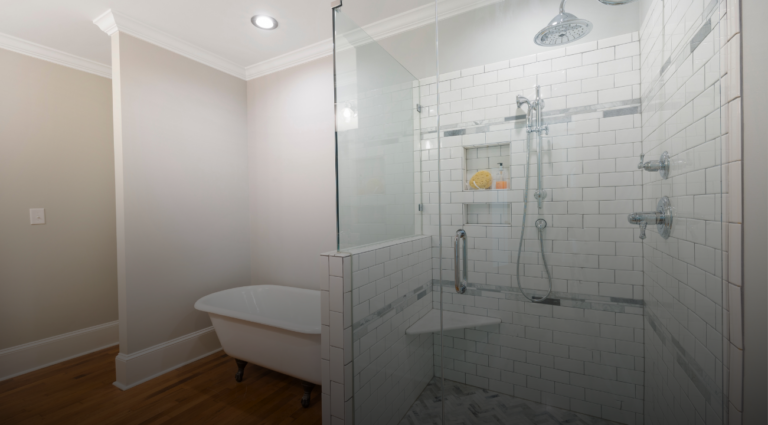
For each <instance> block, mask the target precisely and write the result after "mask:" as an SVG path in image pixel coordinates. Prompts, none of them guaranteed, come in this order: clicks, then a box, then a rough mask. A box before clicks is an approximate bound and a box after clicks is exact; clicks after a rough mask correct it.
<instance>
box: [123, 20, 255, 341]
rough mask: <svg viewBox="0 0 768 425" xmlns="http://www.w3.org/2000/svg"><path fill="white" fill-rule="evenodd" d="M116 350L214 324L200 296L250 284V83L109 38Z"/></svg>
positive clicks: (161, 51) (133, 42)
mask: <svg viewBox="0 0 768 425" xmlns="http://www.w3.org/2000/svg"><path fill="white" fill-rule="evenodd" d="M112 42H113V44H112V52H113V64H112V66H113V73H114V74H113V81H114V84H115V85H114V98H115V129H116V131H115V162H116V182H117V205H118V211H117V227H118V233H117V234H118V242H117V244H118V263H119V271H118V281H119V286H120V296H119V298H120V352H121V353H122V354H131V353H135V352H137V351H140V350H143V349H145V348H148V347H152V346H155V345H157V344H160V343H163V342H167V341H169V340H171V339H174V338H177V337H180V336H184V335H187V334H190V333H192V332H195V331H198V330H201V329H204V328H207V327H209V326H210V325H211V323H210V320H209V319H208V315H207V314H205V313H202V312H199V311H197V310H195V309H194V307H193V306H194V304H195V301H197V300H198V299H199V298H201V297H203V296H205V295H208V294H210V293H213V292H217V291H220V290H223V289H227V288H233V287H238V286H244V285H247V284H248V283H249V280H250V276H249V274H250V271H249V246H248V163H247V155H248V152H247V139H246V128H247V121H246V83H245V81H243V80H241V79H238V78H236V77H233V76H230V75H228V74H225V73H223V72H221V71H217V70H215V69H213V68H210V67H208V66H206V65H203V64H201V63H198V62H195V61H193V60H190V59H187V58H185V57H183V56H180V55H178V54H175V53H172V52H170V51H168V50H165V49H163V48H160V47H157V46H155V45H153V44H150V43H147V42H145V41H142V40H139V39H137V38H134V37H131V36H128V35H125V34H121V33H116V34H114V35H113V36H112Z"/></svg>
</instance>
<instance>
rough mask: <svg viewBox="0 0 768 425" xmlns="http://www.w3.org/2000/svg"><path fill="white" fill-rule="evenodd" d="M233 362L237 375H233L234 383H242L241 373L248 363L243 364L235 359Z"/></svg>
mask: <svg viewBox="0 0 768 425" xmlns="http://www.w3.org/2000/svg"><path fill="white" fill-rule="evenodd" d="M235 362H236V363H237V373H236V374H235V381H237V382H243V372H244V371H245V365H247V364H248V362H244V361H242V360H238V359H235Z"/></svg>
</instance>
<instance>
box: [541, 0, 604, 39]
mask: <svg viewBox="0 0 768 425" xmlns="http://www.w3.org/2000/svg"><path fill="white" fill-rule="evenodd" d="M601 1H602V0H601ZM564 7H565V0H563V1H562V2H561V3H560V14H559V15H557V16H555V18H554V19H552V20H551V21H549V24H548V25H547V26H546V28H544V29H542V30H541V31H539V32H538V33H537V34H536V37H534V38H533V41H534V43H536V44H538V45H539V46H546V47H550V46H559V45H561V44H568V43H572V42H574V41H576V40H580V39H582V38H584V37H586V36H587V34H589V33H590V31H592V22H589V21H587V20H586V19H579V18H577V17H575V16H573V15H571V14H570V13H567V12H566V11H565V9H564Z"/></svg>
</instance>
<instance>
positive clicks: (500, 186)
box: [496, 182, 507, 189]
mask: <svg viewBox="0 0 768 425" xmlns="http://www.w3.org/2000/svg"><path fill="white" fill-rule="evenodd" d="M506 188H507V182H496V189H506Z"/></svg>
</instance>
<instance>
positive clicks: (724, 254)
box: [640, 0, 741, 424]
mask: <svg viewBox="0 0 768 425" xmlns="http://www.w3.org/2000/svg"><path fill="white" fill-rule="evenodd" d="M733 6H735V10H736V11H737V10H738V0H729V1H728V3H727V4H726V2H725V1H722V2H720V1H718V0H696V1H681V2H669V1H667V2H663V1H661V0H656V1H654V2H653V3H652V5H651V9H650V12H649V14H648V16H647V17H646V19H645V21H644V23H643V25H642V27H641V31H640V46H641V53H640V55H641V64H642V65H641V76H642V84H641V86H642V87H641V89H642V99H643V103H642V121H643V125H642V129H643V149H644V153H645V154H646V160H655V159H658V158H659V156H660V155H661V154H662V153H663V152H668V153H669V155H670V156H671V159H672V160H671V169H670V177H669V179H667V180H664V179H662V178H661V176H660V175H659V174H658V173H644V174H643V176H642V178H643V210H644V211H653V210H655V208H656V202H657V200H658V199H659V198H660V197H661V196H668V197H669V198H670V200H671V202H672V205H673V207H674V208H675V213H674V216H675V218H674V220H675V222H674V225H673V229H672V235H671V237H670V238H669V239H667V240H664V239H662V238H661V237H660V236H659V235H658V233H656V231H655V229H652V228H651V227H650V226H649V228H648V230H649V232H648V239H647V240H646V241H645V244H644V257H643V258H644V266H643V267H644V271H645V279H644V289H645V292H644V294H645V295H644V299H645V318H646V326H645V338H644V340H645V353H646V383H645V385H646V387H647V391H646V397H645V419H646V423H648V424H666V423H669V419H670V417H675V420H676V423H680V424H689V423H690V424H692V423H705V422H706V423H722V421H723V420H724V418H725V419H727V416H728V415H729V410H730V411H731V413H730V416H731V422H730V423H731V424H734V423H741V422H740V419H738V418H740V414H739V415H734V414H733V412H734V411H736V412H738V411H740V410H741V404H740V403H739V402H734V401H733V399H734V397H735V396H736V397H739V399H740V394H741V388H740V386H739V387H738V388H730V391H728V388H727V385H728V383H727V382H725V383H724V382H723V376H724V368H725V370H726V376H727V369H728V368H729V367H730V365H729V360H728V359H729V342H728V338H729V336H730V338H731V340H733V341H736V343H738V344H740V342H741V338H740V335H736V333H737V332H738V333H740V332H741V327H740V323H741V318H740V308H739V309H738V312H737V313H736V314H737V316H731V317H730V318H729V317H728V313H729V311H728V310H729V309H730V310H731V312H733V310H734V307H732V306H734V305H736V306H738V307H740V305H741V299H740V297H741V294H740V291H738V290H734V289H731V290H729V284H728V281H730V282H731V283H734V284H738V283H739V282H740V274H741V270H740V267H741V266H740V265H734V267H733V268H732V269H731V270H730V271H729V268H728V265H729V261H728V257H729V254H730V255H739V252H730V253H729V252H728V249H729V245H730V247H731V249H733V250H734V251H739V250H740V244H739V248H737V249H734V244H729V228H733V226H729V225H728V223H729V222H730V223H734V225H735V226H738V223H740V221H741V217H740V214H738V215H735V214H730V212H731V211H735V210H736V209H735V208H733V209H732V208H730V205H733V204H734V203H738V204H739V205H740V203H741V201H740V199H736V198H735V197H734V196H730V194H731V193H733V192H732V191H733V187H734V186H730V187H729V181H728V176H729V170H732V169H734V168H735V167H739V165H740V162H739V161H740V159H741V155H740V152H741V135H740V131H739V129H740V126H741V122H740V117H736V118H735V119H736V120H737V121H738V122H737V123H736V124H731V125H729V124H730V122H732V121H730V119H729V112H731V113H733V114H738V111H739V110H740V109H739V103H738V102H739V99H738V93H734V92H733V91H732V90H730V92H731V94H730V95H729V89H728V88H727V86H728V84H729V81H732V80H731V76H732V75H733V74H734V73H735V74H736V75H738V74H739V73H740V71H739V68H738V64H736V65H735V66H732V65H731V64H729V62H728V60H727V56H728V55H729V53H730V52H731V47H733V46H738V32H739V30H738V20H736V21H734V20H732V19H730V16H728V15H730V14H731V13H732V12H734V7H733ZM726 12H727V13H726ZM736 13H737V12H736ZM734 22H735V28H734ZM734 49H735V50H738V47H734ZM735 180H736V181H738V182H740V181H741V176H740V174H739V176H738V177H737V178H736V179H735ZM731 185H733V182H731ZM734 230H738V232H740V231H741V229H740V228H738V229H734ZM734 233H736V232H734ZM734 237H736V238H740V234H733V235H730V238H734ZM739 240H740V239H739ZM730 286H731V288H737V289H738V287H737V286H734V285H730ZM729 295H730V296H731V297H734V296H736V297H739V299H738V300H737V301H736V304H734V300H731V302H730V306H729V301H728V296H729ZM724 315H725V316H726V317H723V316H724ZM734 319H735V320H736V322H737V323H738V325H737V326H736V327H734V326H733V323H734ZM729 320H730V323H731V326H730V329H729V325H728V323H729ZM729 334H730V335H729ZM737 336H738V337H737ZM731 348H732V349H730V353H731V354H730V355H731V357H733V356H734V353H737V354H738V357H739V359H740V356H741V354H740V349H739V348H737V347H736V346H731ZM731 364H733V359H732V358H731ZM731 373H733V370H731ZM739 374H740V372H739ZM739 376H740V375H739ZM724 390H725V392H724ZM729 393H730V398H731V403H732V404H731V406H730V407H728V406H727V404H725V403H724V400H725V401H726V402H727V399H728V397H729V396H728V394H729ZM725 409H729V410H725ZM737 419H738V421H737Z"/></svg>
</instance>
